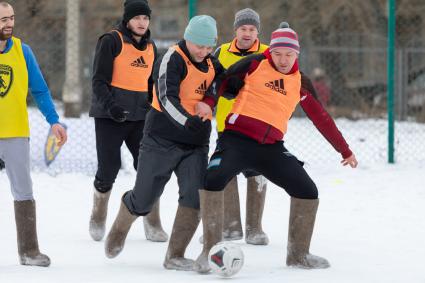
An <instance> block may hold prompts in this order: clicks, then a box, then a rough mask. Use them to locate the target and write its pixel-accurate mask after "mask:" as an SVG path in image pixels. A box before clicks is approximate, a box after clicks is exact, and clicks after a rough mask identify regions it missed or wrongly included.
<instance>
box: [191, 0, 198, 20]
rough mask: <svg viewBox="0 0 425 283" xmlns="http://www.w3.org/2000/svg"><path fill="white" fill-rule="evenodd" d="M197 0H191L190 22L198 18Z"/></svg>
mask: <svg viewBox="0 0 425 283" xmlns="http://www.w3.org/2000/svg"><path fill="white" fill-rule="evenodd" d="M197 2H198V1H197V0H189V20H190V19H191V18H193V17H194V16H196V3H197Z"/></svg>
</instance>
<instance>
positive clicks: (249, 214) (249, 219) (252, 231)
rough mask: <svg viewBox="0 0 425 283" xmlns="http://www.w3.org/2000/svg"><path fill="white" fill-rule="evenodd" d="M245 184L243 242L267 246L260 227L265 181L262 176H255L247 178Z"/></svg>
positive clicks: (265, 189) (267, 240)
mask: <svg viewBox="0 0 425 283" xmlns="http://www.w3.org/2000/svg"><path fill="white" fill-rule="evenodd" d="M247 182H248V188H247V196H246V223H245V241H246V242H247V243H248V244H251V245H267V244H268V243H269V238H268V237H267V235H266V233H264V232H263V227H262V225H261V220H262V218H263V211H264V202H265V200H266V191H267V180H266V178H264V177H263V176H256V177H249V178H248V180H247Z"/></svg>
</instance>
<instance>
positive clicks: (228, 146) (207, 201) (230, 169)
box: [194, 134, 246, 273]
mask: <svg viewBox="0 0 425 283" xmlns="http://www.w3.org/2000/svg"><path fill="white" fill-rule="evenodd" d="M238 146H239V141H238V139H236V140H235V139H233V138H230V139H229V138H228V136H227V135H225V134H223V135H222V136H221V137H220V139H219V142H218V145H217V148H216V150H215V152H214V154H213V156H212V157H211V159H210V162H209V164H208V167H207V173H206V176H205V182H204V189H202V190H200V191H199V196H200V205H201V217H202V224H203V237H204V238H203V249H202V252H201V254H200V255H199V256H198V258H197V259H196V262H195V266H194V267H195V270H196V271H197V272H199V273H208V272H209V271H210V270H211V268H210V267H209V264H208V253H209V251H210V249H211V248H212V247H213V246H214V245H215V244H217V243H218V242H220V241H221V240H222V230H223V220H224V217H226V215H224V193H223V190H224V188H225V186H226V185H227V183H228V182H229V181H230V180H231V179H232V178H233V177H234V176H236V175H237V174H238V173H239V172H241V170H243V169H246V168H244V154H243V152H240V151H238V150H236V149H237V148H238Z"/></svg>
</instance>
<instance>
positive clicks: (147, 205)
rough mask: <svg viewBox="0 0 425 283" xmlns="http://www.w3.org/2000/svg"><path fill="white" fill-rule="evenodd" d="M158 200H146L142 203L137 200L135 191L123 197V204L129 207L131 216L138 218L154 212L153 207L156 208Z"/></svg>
mask: <svg viewBox="0 0 425 283" xmlns="http://www.w3.org/2000/svg"><path fill="white" fill-rule="evenodd" d="M156 201H157V200H156V199H153V200H146V199H144V200H143V201H140V200H138V199H136V198H135V196H134V194H133V191H128V192H126V193H125V194H124V195H123V197H122V202H123V203H124V204H125V206H126V207H127V209H128V211H130V213H131V214H133V215H137V216H145V215H148V214H149V212H151V211H152V207H153V206H154V204H155V202H156Z"/></svg>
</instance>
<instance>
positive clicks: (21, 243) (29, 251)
mask: <svg viewBox="0 0 425 283" xmlns="http://www.w3.org/2000/svg"><path fill="white" fill-rule="evenodd" d="M14 206H15V221H16V235H17V240H18V252H19V261H20V263H21V264H22V265H36V266H43V267H47V266H49V265H50V258H49V257H48V256H47V255H45V254H42V253H40V250H39V248H38V240H37V228H36V212H35V201H34V200H25V201H15V202H14Z"/></svg>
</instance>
